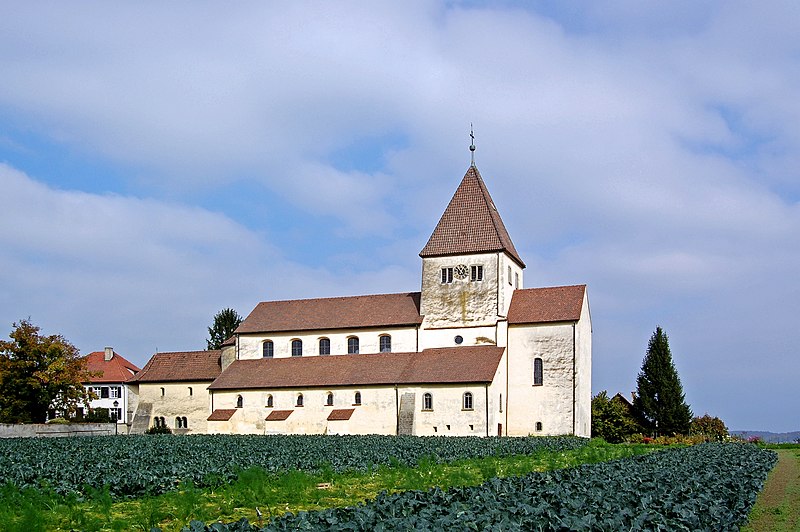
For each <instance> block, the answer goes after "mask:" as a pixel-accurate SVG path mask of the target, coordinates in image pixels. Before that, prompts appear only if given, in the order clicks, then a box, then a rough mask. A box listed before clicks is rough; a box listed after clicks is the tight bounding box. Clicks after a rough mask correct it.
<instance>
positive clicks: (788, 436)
mask: <svg viewBox="0 0 800 532" xmlns="http://www.w3.org/2000/svg"><path fill="white" fill-rule="evenodd" d="M729 432H730V434H731V436H740V437H742V438H744V439H746V440H747V439H749V438H761V441H763V442H766V443H794V442H796V441H798V440H800V430H798V431H794V432H768V431H765V430H731V431H729Z"/></svg>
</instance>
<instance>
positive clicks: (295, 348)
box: [292, 340, 303, 357]
mask: <svg viewBox="0 0 800 532" xmlns="http://www.w3.org/2000/svg"><path fill="white" fill-rule="evenodd" d="M292 356H293V357H301V356H303V341H302V340H292Z"/></svg>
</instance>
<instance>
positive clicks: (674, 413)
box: [633, 327, 692, 435]
mask: <svg viewBox="0 0 800 532" xmlns="http://www.w3.org/2000/svg"><path fill="white" fill-rule="evenodd" d="M636 389H637V393H636V397H635V398H634V400H633V410H634V413H635V414H636V416H637V418H638V421H639V423H640V424H641V425H642V426H643V427H646V428H648V429H650V430H652V431H654V432H655V433H656V434H659V435H674V434H689V428H690V425H691V422H692V410H691V408H689V405H687V404H686V400H685V396H684V393H683V386H682V385H681V379H680V377H678V371H677V370H676V369H675V365H674V364H673V362H672V353H671V352H670V350H669V340H668V339H667V335H666V333H665V332H664V331H663V330H662V329H661V327H656V332H654V333H653V336H652V337H650V342H649V344H648V346H647V354H646V355H645V357H644V360H643V361H642V370H641V371H640V372H639V376H638V377H637V378H636Z"/></svg>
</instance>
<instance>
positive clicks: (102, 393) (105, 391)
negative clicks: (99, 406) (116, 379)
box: [100, 386, 108, 399]
mask: <svg viewBox="0 0 800 532" xmlns="http://www.w3.org/2000/svg"><path fill="white" fill-rule="evenodd" d="M100 398H101V399H108V386H103V387H102V388H100Z"/></svg>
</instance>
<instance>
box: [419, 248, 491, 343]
mask: <svg viewBox="0 0 800 532" xmlns="http://www.w3.org/2000/svg"><path fill="white" fill-rule="evenodd" d="M497 264H498V254H497V253H481V254H475V255H457V256H449V257H427V258H424V259H422V300H421V309H420V313H421V314H422V315H423V316H425V321H424V323H423V327H425V328H448V327H474V326H481V325H494V323H495V322H496V321H497V309H498V306H497V305H498V302H497V287H498V274H497ZM459 266H465V267H466V276H465V277H463V278H459V276H458V272H457V268H458V267H459ZM473 266H476V267H477V266H480V267H481V268H482V272H483V280H480V281H473V280H471V276H472V267H473ZM442 268H453V269H454V274H453V278H452V282H444V283H443V282H442Z"/></svg>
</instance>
